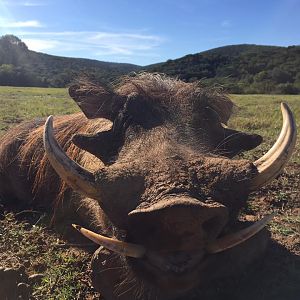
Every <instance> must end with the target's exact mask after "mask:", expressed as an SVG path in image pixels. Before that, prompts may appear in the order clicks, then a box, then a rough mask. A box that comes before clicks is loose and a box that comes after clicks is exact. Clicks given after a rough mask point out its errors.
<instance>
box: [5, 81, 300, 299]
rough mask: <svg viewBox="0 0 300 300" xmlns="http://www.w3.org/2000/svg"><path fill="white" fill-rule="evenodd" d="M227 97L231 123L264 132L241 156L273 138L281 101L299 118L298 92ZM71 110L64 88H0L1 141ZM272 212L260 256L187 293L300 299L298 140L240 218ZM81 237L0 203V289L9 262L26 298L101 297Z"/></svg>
mask: <svg viewBox="0 0 300 300" xmlns="http://www.w3.org/2000/svg"><path fill="white" fill-rule="evenodd" d="M231 97H232V99H233V100H234V102H236V103H237V109H236V113H235V114H234V116H233V119H232V121H231V123H230V126H232V127H234V128H237V129H240V130H245V131H250V132H253V133H259V134H261V135H262V136H263V137H264V138H265V140H264V143H263V144H262V145H261V146H260V147H258V148H257V149H256V150H254V151H251V152H249V153H247V154H246V155H243V157H244V158H249V159H252V160H255V159H256V158H257V157H259V156H261V155H262V154H263V153H264V152H265V151H266V150H267V149H268V148H269V147H270V146H271V145H272V143H273V142H274V141H275V140H276V137H277V135H278V134H279V131H280V127H281V114H280V105H279V104H280V102H281V100H282V99H284V100H285V101H286V102H288V103H289V104H290V106H291V108H292V110H293V111H294V114H295V117H296V119H297V120H298V123H299V124H300V96H275V95H232V96H231ZM77 110H78V108H77V106H76V105H75V104H74V103H73V101H72V100H71V99H70V98H69V97H68V96H67V92H66V90H65V89H44V88H11V87H0V139H1V134H3V133H4V132H5V131H6V130H7V129H8V128H10V127H11V126H14V125H15V124H17V123H19V122H21V121H22V120H27V119H30V118H32V117H34V116H48V115H49V114H62V113H72V112H75V111H77ZM298 128H299V125H298ZM0 200H1V199H0ZM0 203H1V201H0ZM273 211H276V212H277V215H276V217H275V218H274V220H273V221H272V222H271V223H270V225H269V229H270V231H271V234H272V242H271V243H270V247H269V248H268V251H267V254H266V256H265V258H264V259H263V261H262V262H260V263H258V264H257V265H256V266H255V267H253V268H251V269H249V270H247V271H246V272H245V273H244V274H243V275H242V276H240V277H239V278H238V279H237V278H234V279H230V280H228V282H226V281H223V282H219V283H218V285H217V286H218V288H217V289H215V292H214V294H213V295H211V294H209V295H203V294H201V295H200V294H199V293H198V292H195V293H194V294H192V295H191V296H190V299H195V300H196V299H200V296H201V300H202V299H205V298H207V299H211V300H214V299H215V300H216V299H218V300H225V299H230V300H239V299H243V300H247V299H249V300H250V299H251V300H252V299H255V300H271V299H272V300H282V299H284V300H297V299H300V285H299V282H300V145H299V142H298V143H297V146H296V151H295V153H294V155H293V157H292V160H291V161H290V163H289V164H288V166H287V167H286V169H285V171H284V173H283V174H282V175H281V176H280V177H279V178H278V179H276V180H274V181H273V182H272V183H271V184H269V185H268V186H266V187H264V188H263V189H261V190H259V191H258V192H256V193H255V194H252V195H251V198H250V201H249V204H248V206H247V207H246V208H245V210H244V211H243V213H242V214H241V219H243V220H247V221H253V220H256V219H258V218H260V217H261V216H264V215H266V214H269V213H270V212H273ZM86 243H87V244H84V245H81V247H76V245H73V244H72V241H71V242H70V241H68V242H66V241H64V240H63V239H62V238H61V237H60V236H58V235H57V234H56V233H54V232H53V231H52V230H51V227H50V226H49V216H47V215H45V214H43V213H42V212H38V211H32V210H25V211H18V212H16V211H7V210H6V208H4V207H3V206H1V204H0V294H1V288H5V284H4V282H3V280H2V281H1V276H2V275H3V274H4V273H5V272H6V274H8V273H9V272H11V273H12V270H11V269H7V268H13V269H18V270H17V271H18V272H19V273H20V274H21V276H20V278H21V279H22V280H21V279H20V280H21V281H22V282H25V283H26V282H27V283H30V287H29V288H28V289H29V292H30V293H31V294H32V296H31V299H98V298H99V297H101V296H100V295H99V294H98V293H97V292H96V291H94V290H93V288H92V286H91V283H90V279H89V261H90V258H91V253H92V252H93V251H94V250H95V246H93V245H91V244H89V243H88V242H86ZM1 267H3V268H6V269H3V268H1ZM20 270H21V271H20ZM32 275H33V276H32ZM28 276H29V278H28ZM19 288H20V289H21V288H22V286H21V287H19ZM0 298H1V297H0ZM185 299H187V298H185Z"/></svg>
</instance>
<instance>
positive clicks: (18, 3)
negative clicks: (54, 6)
mask: <svg viewBox="0 0 300 300" xmlns="http://www.w3.org/2000/svg"><path fill="white" fill-rule="evenodd" d="M0 2H1V4H3V5H5V6H28V7H34V6H45V5H48V4H47V3H46V2H45V1H43V2H42V1H0Z"/></svg>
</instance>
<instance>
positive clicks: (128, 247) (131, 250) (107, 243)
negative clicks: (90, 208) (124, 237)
mask: <svg viewBox="0 0 300 300" xmlns="http://www.w3.org/2000/svg"><path fill="white" fill-rule="evenodd" d="M72 226H73V227H74V228H75V229H77V230H78V231H79V232H80V233H81V234H83V235H84V236H85V237H87V238H88V239H90V240H91V241H93V242H94V243H96V244H98V245H101V246H103V247H104V248H107V249H108V250H111V251H113V252H116V253H119V254H122V255H125V256H129V257H134V258H141V257H143V256H144V254H145V252H146V249H145V248H144V247H143V246H141V245H137V244H131V243H126V242H123V241H119V240H115V239H112V238H108V237H106V236H103V235H101V234H97V233H95V232H93V231H90V230H88V229H85V228H83V227H81V226H79V225H75V224H72Z"/></svg>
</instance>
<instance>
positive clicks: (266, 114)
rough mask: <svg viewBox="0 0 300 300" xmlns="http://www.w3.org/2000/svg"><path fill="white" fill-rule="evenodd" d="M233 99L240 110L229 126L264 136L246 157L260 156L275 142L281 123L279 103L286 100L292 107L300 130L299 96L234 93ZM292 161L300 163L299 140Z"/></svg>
mask: <svg viewBox="0 0 300 300" xmlns="http://www.w3.org/2000/svg"><path fill="white" fill-rule="evenodd" d="M231 99H232V100H233V101H234V102H235V103H236V104H237V110H236V113H235V114H234V116H233V117H232V119H231V120H230V123H229V126H232V127H234V128H237V129H239V130H243V131H247V132H251V133H257V134H260V135H261V136H262V137H263V138H264V141H263V143H262V144H261V145H260V146H259V147H257V149H255V150H254V151H251V152H249V154H248V153H247V154H245V155H244V157H245V158H249V157H253V156H254V157H259V156H261V155H262V154H263V153H264V152H265V151H266V150H268V149H269V148H270V147H271V146H272V145H273V143H274V142H275V140H276V138H277V136H278V135H279V133H280V129H281V125H282V117H281V110H280V103H281V102H283V101H284V102H286V103H288V104H289V106H290V107H291V109H292V111H293V113H294V116H295V118H296V121H298V124H297V129H298V132H300V95H231ZM290 162H291V163H292V162H297V163H300V144H299V140H298V142H297V145H296V151H295V153H294V154H293V157H292V159H291V161H290Z"/></svg>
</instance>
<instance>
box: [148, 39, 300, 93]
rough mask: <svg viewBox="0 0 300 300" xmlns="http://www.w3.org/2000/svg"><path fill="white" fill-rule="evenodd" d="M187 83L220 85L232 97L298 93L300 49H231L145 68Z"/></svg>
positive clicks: (222, 48) (258, 47)
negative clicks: (199, 81)
mask: <svg viewBox="0 0 300 300" xmlns="http://www.w3.org/2000/svg"><path fill="white" fill-rule="evenodd" d="M148 70H150V71H153V72H162V73H166V74H168V75H171V76H177V77H178V78H180V79H183V80H185V81H188V82H192V81H195V80H203V81H204V82H205V83H209V84H215V83H219V84H221V85H223V86H224V87H225V88H226V89H227V90H228V91H229V92H231V93H241V94H242V93H245V94H253V93H268V94H269V93H277V94H299V93H300V46H290V47H273V46H257V45H234V46H226V47H221V48H216V49H212V50H209V51H205V52H201V53H198V54H191V55H187V56H184V57H182V58H179V59H175V60H168V61H167V62H165V63H160V64H155V65H152V66H149V67H148Z"/></svg>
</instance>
